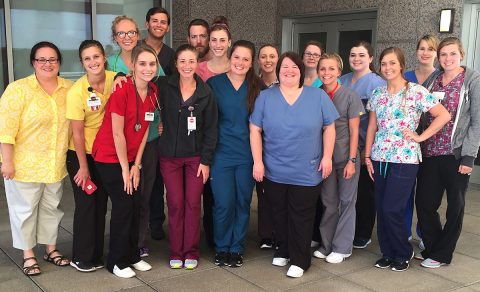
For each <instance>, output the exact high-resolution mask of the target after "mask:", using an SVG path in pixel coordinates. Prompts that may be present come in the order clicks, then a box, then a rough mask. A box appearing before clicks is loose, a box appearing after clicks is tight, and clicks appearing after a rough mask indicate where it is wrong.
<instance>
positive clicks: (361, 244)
mask: <svg viewBox="0 0 480 292" xmlns="http://www.w3.org/2000/svg"><path fill="white" fill-rule="evenodd" d="M370 242H372V240H371V239H370V238H361V237H358V238H357V237H356V238H355V239H354V240H353V248H366V247H367V245H368V244H369V243H370Z"/></svg>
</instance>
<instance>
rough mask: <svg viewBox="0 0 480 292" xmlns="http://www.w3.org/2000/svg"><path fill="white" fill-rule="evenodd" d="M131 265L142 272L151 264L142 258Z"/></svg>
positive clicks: (149, 267)
mask: <svg viewBox="0 0 480 292" xmlns="http://www.w3.org/2000/svg"><path fill="white" fill-rule="evenodd" d="M132 267H133V268H134V269H135V270H138V271H142V272H145V271H148V270H151V269H152V266H151V265H150V264H149V263H147V262H146V261H144V260H140V261H139V262H138V263H135V264H133V265H132Z"/></svg>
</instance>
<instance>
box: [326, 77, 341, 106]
mask: <svg viewBox="0 0 480 292" xmlns="http://www.w3.org/2000/svg"><path fill="white" fill-rule="evenodd" d="M339 86H340V84H339V83H338V81H337V85H336V86H335V88H334V89H333V90H332V91H329V92H327V94H328V96H330V99H331V100H332V101H333V98H334V95H335V92H336V91H337V89H338V87H339Z"/></svg>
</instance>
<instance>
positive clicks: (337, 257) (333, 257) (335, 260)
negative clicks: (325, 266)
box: [325, 252, 352, 264]
mask: <svg viewBox="0 0 480 292" xmlns="http://www.w3.org/2000/svg"><path fill="white" fill-rule="evenodd" d="M351 255H352V254H351V253H348V254H343V253H338V252H331V253H330V254H329V255H328V256H327V257H326V258H325V261H327V262H328V263H331V264H339V263H341V262H343V261H344V260H345V259H346V258H348V257H349V256H351Z"/></svg>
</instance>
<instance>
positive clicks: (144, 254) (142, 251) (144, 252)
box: [139, 246, 150, 258]
mask: <svg viewBox="0 0 480 292" xmlns="http://www.w3.org/2000/svg"><path fill="white" fill-rule="evenodd" d="M139 251H140V257H141V258H144V257H148V256H149V255H150V249H149V248H148V247H146V246H144V247H141V248H140V249H139Z"/></svg>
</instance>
